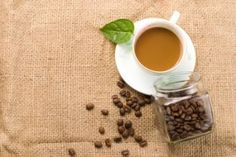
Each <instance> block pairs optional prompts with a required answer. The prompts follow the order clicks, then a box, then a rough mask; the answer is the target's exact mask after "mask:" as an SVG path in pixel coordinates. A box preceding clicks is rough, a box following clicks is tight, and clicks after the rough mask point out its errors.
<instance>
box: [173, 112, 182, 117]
mask: <svg viewBox="0 0 236 157" xmlns="http://www.w3.org/2000/svg"><path fill="white" fill-rule="evenodd" d="M172 115H173V116H175V117H179V116H180V115H179V113H178V112H173V113H172Z"/></svg>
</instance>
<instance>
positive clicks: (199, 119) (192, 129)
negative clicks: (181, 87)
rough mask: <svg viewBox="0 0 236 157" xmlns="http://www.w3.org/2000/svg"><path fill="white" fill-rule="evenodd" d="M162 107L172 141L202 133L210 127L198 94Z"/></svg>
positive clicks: (209, 120)
mask: <svg viewBox="0 0 236 157" xmlns="http://www.w3.org/2000/svg"><path fill="white" fill-rule="evenodd" d="M163 109H164V113H165V120H166V124H167V130H168V133H169V136H170V139H171V140H172V141H176V140H179V139H184V138H187V137H190V136H193V135H196V134H199V133H204V132H206V131H208V130H210V129H211V127H212V124H211V119H209V116H208V115H207V112H206V110H205V108H204V102H203V100H202V99H201V98H200V97H198V96H195V97H192V98H190V99H186V100H183V101H180V102H177V103H173V104H170V105H168V106H165V107H163Z"/></svg>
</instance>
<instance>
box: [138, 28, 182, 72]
mask: <svg viewBox="0 0 236 157" xmlns="http://www.w3.org/2000/svg"><path fill="white" fill-rule="evenodd" d="M135 55H136V57H137V59H138V61H139V62H140V63H141V64H142V65H143V66H144V67H146V68H148V69H150V70H153V71H160V72H161V71H167V70H169V69H171V68H172V67H174V66H175V65H176V64H177V63H178V61H179V59H180V58H181V56H182V47H181V42H180V40H179V38H178V37H177V36H176V35H175V33H173V32H172V31H170V30H169V29H166V28H162V27H152V28H149V29H147V30H145V31H144V32H143V33H142V34H141V35H140V36H139V37H138V39H137V41H136V44H135Z"/></svg>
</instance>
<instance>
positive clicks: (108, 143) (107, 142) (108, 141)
mask: <svg viewBox="0 0 236 157" xmlns="http://www.w3.org/2000/svg"><path fill="white" fill-rule="evenodd" d="M105 145H106V146H107V147H111V140H110V139H109V138H107V139H105Z"/></svg>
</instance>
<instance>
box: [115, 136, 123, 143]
mask: <svg viewBox="0 0 236 157" xmlns="http://www.w3.org/2000/svg"><path fill="white" fill-rule="evenodd" d="M113 140H114V142H116V143H120V142H122V138H121V137H120V136H116V137H114V138H113Z"/></svg>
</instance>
